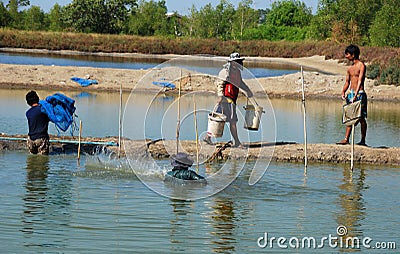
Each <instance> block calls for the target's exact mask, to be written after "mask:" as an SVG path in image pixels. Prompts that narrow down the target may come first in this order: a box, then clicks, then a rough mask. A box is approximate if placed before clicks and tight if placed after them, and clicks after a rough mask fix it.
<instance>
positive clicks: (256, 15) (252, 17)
mask: <svg viewBox="0 0 400 254" xmlns="http://www.w3.org/2000/svg"><path fill="white" fill-rule="evenodd" d="M252 4H253V0H242V1H241V2H240V3H239V6H238V8H237V10H236V12H235V15H234V17H233V30H234V31H233V39H237V38H240V39H243V33H244V31H245V30H247V29H251V28H255V27H257V24H258V21H259V20H260V12H259V11H257V10H254V9H252V8H251V5H252Z"/></svg>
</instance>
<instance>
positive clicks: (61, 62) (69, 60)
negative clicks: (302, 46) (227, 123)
mask: <svg viewBox="0 0 400 254" xmlns="http://www.w3.org/2000/svg"><path fill="white" fill-rule="evenodd" d="M165 61H167V59H161V58H136V57H135V58H133V57H132V58H130V57H114V56H98V55H60V54H37V53H9V52H0V64H24V65H25V64H26V65H47V66H52V65H55V66H78V67H94V68H114V69H132V70H141V69H142V70H147V69H151V68H155V67H156V66H158V65H159V64H161V63H164V62H165ZM245 67H246V68H247V69H248V70H249V71H250V72H251V73H252V74H253V75H254V77H256V78H263V77H276V76H282V75H286V74H291V73H296V72H298V71H299V69H298V68H296V67H295V66H279V67H277V66H274V65H272V64H260V63H245ZM201 68H205V69H207V67H204V66H203V67H201ZM201 68H200V69H201ZM196 69H197V70H200V69H199V68H196ZM219 69H220V68H215V70H211V71H210V70H205V72H207V73H215V74H217V73H218V71H219Z"/></svg>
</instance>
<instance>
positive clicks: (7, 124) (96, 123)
mask: <svg viewBox="0 0 400 254" xmlns="http://www.w3.org/2000/svg"><path fill="white" fill-rule="evenodd" d="M26 92H27V91H26V90H4V89H3V90H1V89H0V115H1V116H2V121H0V132H3V133H7V134H25V133H27V123H26V118H25V111H26V110H27V109H28V108H29V106H28V105H27V104H26V102H25V94H26ZM53 93H54V92H52V91H41V90H39V91H38V94H39V96H40V97H41V98H45V97H46V96H49V95H52V94H53ZM65 94H66V95H67V96H69V97H72V98H74V99H75V100H76V102H75V105H76V108H77V109H76V114H77V115H78V118H76V120H77V122H79V120H82V123H83V136H94V137H105V136H118V131H119V104H120V102H119V100H120V99H119V92H114V93H81V92H66V93H65ZM194 97H195V98H196V99H195V101H196V110H197V111H198V113H197V116H196V119H197V122H198V133H199V135H201V134H204V132H206V129H207V120H208V117H207V116H208V113H209V112H210V111H211V110H213V107H214V105H215V102H216V99H217V98H216V96H215V95H211V96H210V95H208V94H203V95H202V94H195V95H190V94H189V95H188V96H185V97H182V98H181V121H182V123H181V133H180V138H181V139H182V140H186V139H187V140H189V139H190V140H194V139H195V131H194V116H193V108H194V102H193V101H194V99H193V98H194ZM176 99H177V98H175V97H172V96H164V95H163V94H160V95H159V96H157V97H154V95H151V94H139V96H130V95H129V94H123V107H124V109H125V110H124V114H123V135H124V136H125V137H128V138H131V139H143V138H151V139H158V138H161V136H162V137H164V138H166V139H175V137H176V125H177V103H176ZM258 103H259V104H260V105H262V106H263V107H264V108H265V111H266V113H265V114H263V115H262V120H261V128H260V130H259V131H248V130H246V129H244V128H243V125H244V119H243V117H244V115H245V111H244V109H243V106H244V105H246V101H245V100H243V99H241V100H239V101H238V107H237V108H238V112H239V113H238V114H239V122H238V126H239V128H238V129H239V130H238V131H239V136H240V137H241V139H242V141H274V140H276V141H288V142H289V141H290V142H298V143H304V138H303V112H302V105H301V101H299V100H293V99H271V100H269V101H268V100H267V99H260V100H258ZM306 106H307V134H308V135H307V136H308V142H309V143H328V144H332V143H335V142H337V141H339V140H341V139H342V138H343V135H344V131H345V127H344V126H343V125H342V123H341V114H342V109H341V101H336V100H323V101H320V100H308V101H307V103H306ZM399 115H400V107H399V105H398V104H393V103H386V102H370V103H369V104H368V119H367V121H368V132H367V143H368V144H369V145H370V146H373V147H380V146H387V147H399V146H400V136H399V131H400V118H399V117H398V116H399ZM138 119H142V120H140V121H138ZM145 127H146V128H145ZM49 131H50V133H51V134H58V131H57V130H56V129H55V127H54V124H50V128H49ZM60 135H70V133H69V132H67V133H62V132H61V133H60ZM75 135H77V132H75ZM359 138H360V128H359V126H357V127H356V131H355V140H356V141H357V142H358V140H359ZM229 140H230V135H229V131H225V132H224V136H223V137H222V138H220V139H219V141H229Z"/></svg>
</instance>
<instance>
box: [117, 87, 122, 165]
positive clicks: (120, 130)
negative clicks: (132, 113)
mask: <svg viewBox="0 0 400 254" xmlns="http://www.w3.org/2000/svg"><path fill="white" fill-rule="evenodd" d="M118 120H119V123H118V158H120V157H121V135H122V83H121V84H120V87H119V115H118Z"/></svg>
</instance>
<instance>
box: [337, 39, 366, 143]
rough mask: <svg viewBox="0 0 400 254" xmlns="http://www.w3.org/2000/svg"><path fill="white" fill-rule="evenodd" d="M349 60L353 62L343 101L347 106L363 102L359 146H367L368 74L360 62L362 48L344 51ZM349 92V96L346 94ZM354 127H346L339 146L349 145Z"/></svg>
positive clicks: (343, 92)
mask: <svg viewBox="0 0 400 254" xmlns="http://www.w3.org/2000/svg"><path fill="white" fill-rule="evenodd" d="M344 54H345V57H346V59H347V60H349V61H351V62H353V64H352V65H351V66H350V67H349V68H348V70H347V74H346V82H345V84H344V86H343V89H342V99H343V100H346V103H347V104H350V103H353V102H355V101H358V100H361V118H360V121H359V122H360V124H361V140H360V142H358V143H357V144H358V145H363V146H366V143H365V138H366V136H367V121H366V120H365V119H366V118H367V94H366V93H365V90H364V81H365V74H366V67H365V64H364V63H363V62H362V61H360V48H359V47H358V46H356V45H349V46H348V47H347V48H346V49H345V51H344ZM348 90H349V92H348V94H347V95H346V92H347V91H348ZM351 130H352V126H347V127H346V134H345V136H344V139H343V140H341V141H339V142H337V143H336V144H339V145H347V144H349V137H350V134H351Z"/></svg>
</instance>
